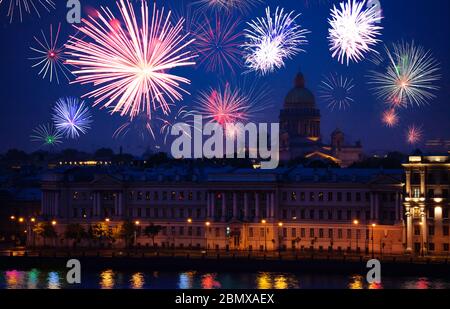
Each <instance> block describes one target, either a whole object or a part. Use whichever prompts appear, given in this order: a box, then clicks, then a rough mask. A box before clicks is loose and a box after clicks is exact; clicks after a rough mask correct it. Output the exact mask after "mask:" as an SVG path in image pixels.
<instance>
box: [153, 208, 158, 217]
mask: <svg viewBox="0 0 450 309" xmlns="http://www.w3.org/2000/svg"><path fill="white" fill-rule="evenodd" d="M153 216H154V217H155V218H158V216H159V211H158V208H155V209H154V210H153Z"/></svg>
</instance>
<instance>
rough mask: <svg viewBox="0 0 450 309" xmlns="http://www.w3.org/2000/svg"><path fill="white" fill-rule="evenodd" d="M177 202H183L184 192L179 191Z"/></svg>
mask: <svg viewBox="0 0 450 309" xmlns="http://www.w3.org/2000/svg"><path fill="white" fill-rule="evenodd" d="M178 200H180V201H183V200H184V191H180V192H179V193H178Z"/></svg>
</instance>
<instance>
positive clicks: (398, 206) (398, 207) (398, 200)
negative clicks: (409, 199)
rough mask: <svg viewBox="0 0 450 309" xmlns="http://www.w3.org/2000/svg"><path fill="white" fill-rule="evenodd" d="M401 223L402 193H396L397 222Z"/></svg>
mask: <svg viewBox="0 0 450 309" xmlns="http://www.w3.org/2000/svg"><path fill="white" fill-rule="evenodd" d="M399 221H400V193H398V192H396V193H395V222H396V223H397V222H399Z"/></svg>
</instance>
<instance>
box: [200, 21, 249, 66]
mask: <svg viewBox="0 0 450 309" xmlns="http://www.w3.org/2000/svg"><path fill="white" fill-rule="evenodd" d="M238 26H239V20H235V21H233V20H231V19H229V18H228V17H227V19H224V18H223V17H220V15H218V14H216V17H215V20H214V21H213V22H212V23H211V22H210V20H209V18H208V17H206V16H205V17H204V18H203V19H202V20H201V22H199V23H198V25H197V26H196V29H195V43H194V47H195V51H196V52H197V53H198V54H199V56H200V57H199V59H200V60H199V65H200V66H204V67H205V68H206V70H207V71H208V72H217V71H218V72H219V73H221V74H224V73H225V72H226V71H231V72H232V73H233V74H234V73H235V71H234V69H235V67H237V68H240V67H242V53H241V50H240V46H241V45H242V42H243V41H242V38H243V36H242V33H241V32H240V31H239V30H238V29H237V28H238Z"/></svg>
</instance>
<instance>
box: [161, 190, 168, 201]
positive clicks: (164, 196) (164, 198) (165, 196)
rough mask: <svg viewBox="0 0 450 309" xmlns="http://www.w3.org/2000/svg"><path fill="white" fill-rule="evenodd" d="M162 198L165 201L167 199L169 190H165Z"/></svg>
mask: <svg viewBox="0 0 450 309" xmlns="http://www.w3.org/2000/svg"><path fill="white" fill-rule="evenodd" d="M162 199H163V201H167V192H166V191H164V192H163V194H162Z"/></svg>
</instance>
